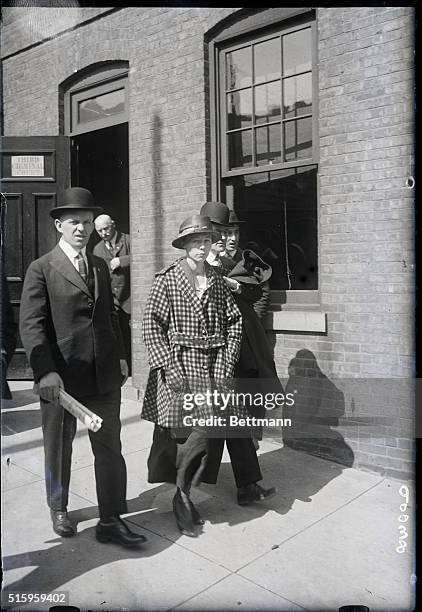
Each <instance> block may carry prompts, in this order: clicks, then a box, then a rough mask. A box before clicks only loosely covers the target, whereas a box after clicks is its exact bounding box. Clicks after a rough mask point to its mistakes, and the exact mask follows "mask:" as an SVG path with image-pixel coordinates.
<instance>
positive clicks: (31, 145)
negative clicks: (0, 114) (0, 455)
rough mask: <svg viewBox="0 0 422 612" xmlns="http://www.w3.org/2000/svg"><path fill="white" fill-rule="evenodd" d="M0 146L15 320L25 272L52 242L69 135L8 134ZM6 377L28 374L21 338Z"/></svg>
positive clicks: (5, 252)
mask: <svg viewBox="0 0 422 612" xmlns="http://www.w3.org/2000/svg"><path fill="white" fill-rule="evenodd" d="M0 146H1V149H0V151H1V191H2V198H1V200H2V221H3V223H2V235H3V236H2V237H3V240H2V258H3V269H4V272H5V274H6V277H7V282H8V287H9V294H10V300H11V303H12V307H13V311H14V315H15V321H16V322H18V321H19V307H20V299H21V293H22V285H23V280H24V278H25V272H26V270H27V268H28V266H29V264H30V263H31V261H33V260H34V259H36V258H37V257H40V256H41V255H43V254H44V253H46V252H47V251H49V250H51V249H52V248H53V247H54V245H55V244H56V243H57V234H56V230H55V228H54V224H53V221H52V219H51V217H50V215H49V211H50V209H51V208H53V207H54V206H57V205H58V202H59V200H60V195H61V193H62V192H63V190H64V189H66V188H67V187H69V184H70V139H69V138H68V137H67V136H30V137H20V136H16V137H15V136H8V137H3V138H2V139H1V145H0ZM8 378H9V379H23V378H32V371H31V368H30V367H29V364H28V361H27V359H26V356H25V352H24V349H23V348H22V343H21V341H20V338H18V345H17V349H16V351H15V355H14V357H13V359H12V362H11V363H10V365H9V369H8Z"/></svg>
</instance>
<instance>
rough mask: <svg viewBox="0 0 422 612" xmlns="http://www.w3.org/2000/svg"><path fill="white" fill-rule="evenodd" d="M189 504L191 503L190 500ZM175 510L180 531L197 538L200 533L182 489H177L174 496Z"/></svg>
mask: <svg viewBox="0 0 422 612" xmlns="http://www.w3.org/2000/svg"><path fill="white" fill-rule="evenodd" d="M189 504H191V502H190V500H189ZM173 512H174V516H175V518H176V523H177V526H178V528H179V531H180V533H182V534H183V535H186V536H189V537H190V538H196V537H197V536H198V534H197V533H196V530H195V524H194V519H193V515H192V509H191V507H190V506H189V507H187V506H186V505H185V503H184V501H183V499H182V496H181V493H180V489H177V491H176V494H175V496H174V497H173Z"/></svg>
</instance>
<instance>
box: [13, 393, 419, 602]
mask: <svg viewBox="0 0 422 612" xmlns="http://www.w3.org/2000/svg"><path fill="white" fill-rule="evenodd" d="M31 386H32V385H31V384H30V383H22V382H20V383H18V382H15V383H12V384H11V387H12V392H13V395H14V399H13V400H10V401H6V402H4V403H3V409H2V490H3V496H2V497H3V502H2V554H3V571H4V575H3V601H4V602H5V601H7V599H8V594H9V593H12V592H20V593H24V592H25V593H27V592H32V593H34V592H36V593H50V592H52V591H67V592H68V593H69V604H70V605H73V606H77V607H79V608H80V609H81V610H139V611H141V610H142V611H143V610H170V609H171V610H191V611H193V610H239V609H241V610H279V611H287V610H324V611H331V610H338V608H339V607H340V606H342V605H347V604H349V605H350V604H355V605H356V604H360V605H366V606H368V607H369V608H370V610H371V612H372V611H374V610H391V611H395V612H396V611H399V610H412V609H413V607H414V602H413V591H414V586H413V583H414V580H413V572H414V568H413V564H414V558H413V526H412V524H411V521H412V519H413V515H414V511H415V500H414V494H413V490H412V488H411V485H410V483H402V482H399V481H396V480H388V479H385V478H382V477H380V476H377V475H374V474H369V473H365V472H361V471H358V470H355V469H353V468H343V467H342V466H340V465H338V464H336V463H332V462H329V461H325V460H323V459H319V458H316V457H313V456H311V455H308V454H306V453H301V452H297V451H294V450H291V449H289V448H283V447H282V445H281V444H280V443H278V442H276V441H271V440H265V441H264V442H263V443H262V444H261V449H260V451H259V454H260V462H261V467H262V471H263V474H264V485H267V486H270V485H275V486H277V488H278V491H279V493H278V494H277V495H276V496H275V497H273V498H271V499H270V500H267V501H266V502H263V503H261V504H256V505H255V506H253V507H240V506H238V505H237V503H236V496H235V491H236V490H235V486H234V480H233V476H232V472H231V466H230V463H229V462H228V458H227V457H226V456H225V458H224V461H225V463H224V464H223V465H222V468H221V472H220V476H219V482H218V485H217V486H211V485H202V486H201V487H200V488H199V489H196V490H195V491H194V492H193V496H192V497H193V500H194V502H195V503H196V504H197V506H198V508H199V511H200V512H201V514H202V515H203V517H204V518H205V519H206V520H207V522H206V524H205V526H204V528H203V533H202V534H201V535H200V536H199V537H198V538H196V539H192V538H188V537H186V536H181V535H180V534H179V532H178V530H177V528H176V526H175V522H174V519H173V515H172V510H171V500H172V496H173V493H174V488H173V487H172V486H170V485H167V484H163V485H151V484H148V483H147V470H146V461H147V457H148V452H149V447H150V444H151V438H152V428H153V426H152V424H151V423H148V422H145V421H141V420H140V418H139V413H140V404H139V402H137V401H135V400H133V399H125V400H124V401H123V404H122V424H123V428H122V442H123V449H124V454H125V458H126V462H127V467H128V500H129V509H130V514H129V515H128V516H127V518H128V520H129V521H130V523H131V525H132V527H133V528H134V530H137V531H139V532H141V533H144V534H145V535H146V536H147V537H148V543H147V544H146V545H145V546H144V547H143V549H142V550H138V551H130V550H129V551H128V550H125V549H123V548H121V547H119V546H117V545H114V544H100V543H98V542H97V541H96V540H95V537H94V526H95V524H96V522H97V507H96V495H95V485H94V475H93V457H92V453H91V449H90V445H89V440H88V436H87V433H86V430H85V429H84V428H83V427H82V426H80V427H79V430H78V433H77V436H76V439H75V443H74V455H73V471H72V479H71V486H70V488H71V495H70V504H69V510H70V511H71V515H72V517H73V519H74V520H75V521H77V523H78V535H77V537H75V538H69V539H61V538H59V537H57V536H56V535H55V534H54V532H53V531H52V529H51V524H50V517H49V513H48V509H47V506H46V503H45V491H44V477H43V469H44V468H43V446H42V434H41V427H40V422H41V421H40V414H39V409H38V403H37V401H36V397H35V396H34V395H33V394H32V392H31ZM402 484H406V485H407V486H408V487H409V488H410V504H409V508H408V509H407V511H406V513H407V514H408V515H409V516H410V520H409V522H407V523H406V524H405V525H406V529H407V532H408V534H409V538H408V539H407V540H406V543H407V548H406V551H405V552H404V553H403V554H399V553H397V552H396V547H397V546H398V543H399V535H400V532H399V525H400V524H401V523H400V522H399V520H398V517H399V516H400V515H401V514H403V513H402V512H401V510H400V504H402V503H403V501H404V500H403V498H402V497H401V496H400V495H399V489H400V486H401V485H402ZM52 605H53V604H52V603H45V604H44V605H40V604H37V605H22V604H15V605H14V606H11V609H19V610H38V609H40V610H41V609H47V610H48V608H49V607H51V606H52ZM3 606H4V607H9V604H7V605H4V604H3Z"/></svg>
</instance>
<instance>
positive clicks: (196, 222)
mask: <svg viewBox="0 0 422 612" xmlns="http://www.w3.org/2000/svg"><path fill="white" fill-rule="evenodd" d="M201 234H210V235H211V241H212V242H217V240H219V239H220V237H221V236H220V233H219V232H216V231H215V230H214V229H213V226H212V223H211V220H210V219H209V217H206V216H205V215H191V216H190V217H187V218H186V219H185V220H184V221H182V223H181V224H180V227H179V235H178V236H177V238H175V239H174V240H173V242H172V243H171V244H172V245H173V246H174V247H175V248H176V249H183V248H184V247H183V242H184V239H185V238H186V237H187V236H199V235H201Z"/></svg>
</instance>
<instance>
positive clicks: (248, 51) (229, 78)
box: [226, 47, 252, 89]
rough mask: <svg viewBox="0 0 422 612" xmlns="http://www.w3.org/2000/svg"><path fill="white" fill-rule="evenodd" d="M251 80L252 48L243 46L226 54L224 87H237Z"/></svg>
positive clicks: (245, 84) (247, 83) (248, 83)
mask: <svg viewBox="0 0 422 612" xmlns="http://www.w3.org/2000/svg"><path fill="white" fill-rule="evenodd" d="M251 81H252V48H251V47H245V48H244V49H238V50H237V51H231V52H230V53H227V55H226V88H227V89H237V88H238V87H244V86H247V85H250V84H251Z"/></svg>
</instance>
